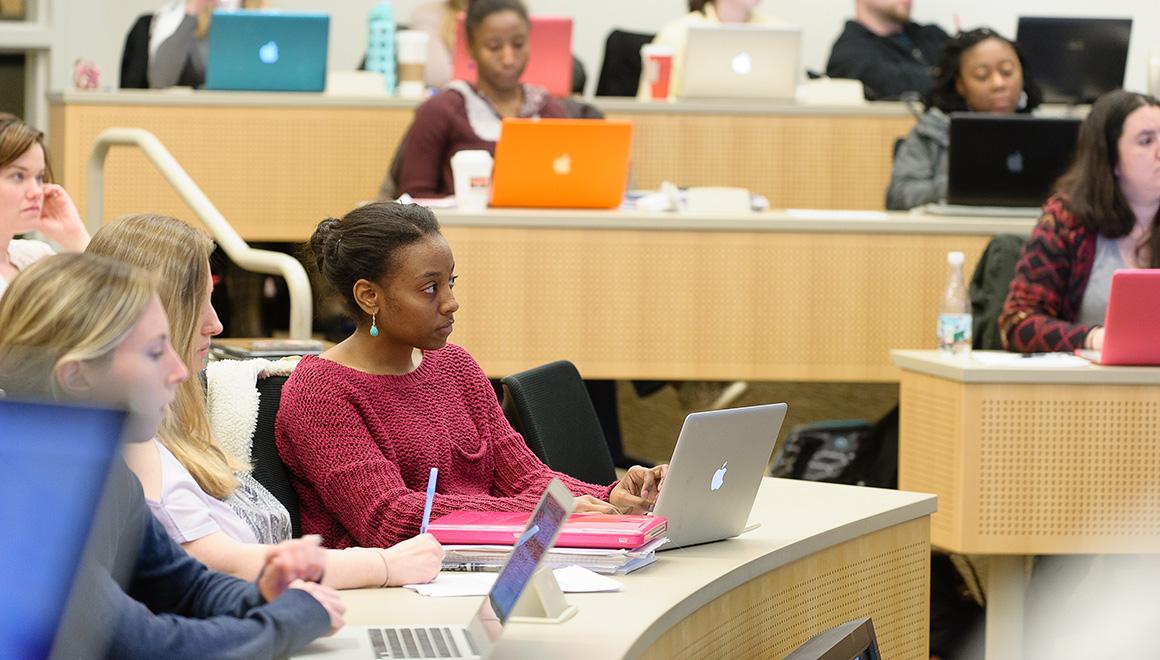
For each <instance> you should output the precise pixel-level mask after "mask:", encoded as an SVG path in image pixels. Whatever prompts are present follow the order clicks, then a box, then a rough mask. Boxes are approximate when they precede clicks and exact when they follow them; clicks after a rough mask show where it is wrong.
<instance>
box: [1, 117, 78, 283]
mask: <svg viewBox="0 0 1160 660" xmlns="http://www.w3.org/2000/svg"><path fill="white" fill-rule="evenodd" d="M51 181H52V170H51V169H50V168H49V165H48V151H47V150H46V149H45V147H44V133H41V132H40V131H38V130H36V129H35V128H33V127H31V126H29V125H28V124H26V123H24V122H23V121H21V120H20V118H19V117H17V116H15V115H10V114H7V113H0V296H2V295H4V289H5V288H6V287H7V286H8V282H9V281H11V280H12V278H14V277H16V274H17V273H19V272H20V271H22V270H24V269H25V268H27V267H28V266H30V265H32V263H33V262H35V261H36V260H37V259H40V258H41V257H45V256H48V255H50V254H52V253H53V249H52V247H51V246H49V244H48V243H44V242H42V241H35V240H25V239H17V238H15V236H17V235H18V234H23V233H26V232H30V231H39V232H41V233H42V234H44V235H45V236H47V237H48V238H50V239H52V240H53V241H56V242H57V243H58V244H59V245H60V246H61V247H62V248H64V249H65V250H66V251H68V252H80V251H81V250H83V249H85V245H87V244H88V242H89V232H88V230H87V229H85V225H84V223H83V222H81V218H80V215H78V214H77V207H76V205H75V204H73V201H72V199H70V198H69V196H68V193H66V192H65V191H64V188H61V187H60V186H58V185H56V184H54V183H51Z"/></svg>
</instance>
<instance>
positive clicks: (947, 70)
mask: <svg viewBox="0 0 1160 660" xmlns="http://www.w3.org/2000/svg"><path fill="white" fill-rule="evenodd" d="M1042 100H1043V93H1042V92H1041V91H1040V90H1039V86H1038V85H1036V84H1035V81H1034V80H1032V79H1031V74H1030V73H1029V72H1028V71H1027V66H1026V58H1025V57H1024V56H1023V52H1022V51H1021V50H1020V49H1019V47H1018V46H1017V45H1016V44H1015V42H1013V41H1011V40H1010V39H1007V38H1006V37H1003V36H1002V35H1000V34H998V33H996V32H994V31H992V30H990V29H988V28H978V29H975V30H971V31H969V32H960V33H959V34H957V35H955V37H954V38H953V39H951V40H950V41H948V42H947V44H946V47H945V48H944V49H943V52H942V57H941V58H940V59H939V64H938V66H937V67H935V69H934V89H933V90H932V91H931V93H930V94H929V95H927V96H926V97H925V98H924V99H923V102H924V104H925V106H926V112H925V113H923V115H922V117H920V118H919V120H918V124H917V125H916V126H915V127H914V128H913V129H912V130H911V131H910V134H908V135H907V136H906V140H904V141H903V142H902V144H901V145H900V146H899V148H898V152H897V153H896V154H895V156H894V166H893V170H892V171H891V174H890V187H889V188H887V190H886V208H888V209H891V210H905V209H910V208H914V207H916V206H921V205H923V204H929V203H932V202H937V201H939V200H940V199H942V198H944V197H946V192H947V170H948V169H949V166H948V164H947V149H948V147H949V146H950V139H951V136H950V132H951V119H950V117H949V114H950V113H952V112H963V111H967V110H969V111H971V112H1000V113H1011V112H1031V111H1032V110H1034V109H1035V108H1037V107H1039V103H1040V101H1042Z"/></svg>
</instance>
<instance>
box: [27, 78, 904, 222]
mask: <svg viewBox="0 0 1160 660" xmlns="http://www.w3.org/2000/svg"><path fill="white" fill-rule="evenodd" d="M599 103H600V101H597V104H598V105H599ZM610 108H615V111H612V112H610V116H614V117H617V118H626V119H630V120H631V121H633V123H634V125H635V127H636V138H635V142H634V148H633V181H632V183H633V185H634V186H635V187H638V188H650V187H656V186H659V184H660V182H661V181H662V180H671V181H675V182H677V183H680V184H682V185H732V186H746V187H748V188H750V189H751V190H752V191H753V192H756V193H760V194H763V195H765V196H767V197H769V198H770V199H771V201H772V202H773V204H775V205H776V206H780V207H787V208H834V209H859V208H861V209H881V208H882V205H883V200H884V191H885V189H886V184H887V182H888V181H889V178H890V154H891V146H892V144H893V141H894V139H895V138H898V137H902V136H903V135H905V134H906V132H907V131H908V130H909V129H910V127H911V126H912V125H913V123H914V120H913V119H912V118H910V116H909V115H908V114H906V112H905V110H901V109H894V108H891V109H890V110H889V112H887V111H884V110H883V109H882V108H873V109H867V110H865V111H864V112H861V113H859V112H858V111H854V110H850V109H843V110H842V111H841V112H837V111H835V112H827V111H826V110H825V109H824V108H823V109H819V108H816V107H795V106H792V105H791V106H779V107H776V108H771V109H770V111H769V112H755V111H754V108H752V107H747V108H745V109H743V110H736V111H730V110H729V107H728V106H721V109H720V110H719V111H715V112H706V111H705V108H692V109H690V110H688V111H683V109H682V106H681V105H680V104H676V105H674V106H671V107H665V108H663V109H658V108H654V107H640V108H637V107H635V106H634V105H633V104H626V103H624V102H623V101H622V102H611V103H610ZM693 110H696V112H694V111H693ZM413 112H414V111H413V106H412V103H409V102H405V101H400V100H396V99H349V100H347V99H341V98H335V97H327V96H317V95H304V94H303V95H293V94H291V95H279V94H266V95H262V94H230V93H223V92H196V93H186V94H182V93H173V92H168V93H157V92H119V93H104V94H101V93H91V94H90V93H78V92H66V93H64V94H55V95H52V97H51V99H50V114H49V137H50V142H51V148H50V151H51V154H52V158H53V163H54V166H55V172H56V175H57V179H58V181H60V182H61V183H62V184H63V185H64V186H65V187H66V188H67V189H68V190H69V192H70V194H71V195H72V196H73V198H74V199H75V200H76V201H77V204H78V206H80V207H81V208H84V196H85V186H84V179H85V167H86V163H87V159H88V157H89V152H90V151H91V149H92V144H93V142H94V140H95V138H96V136H97V135H98V134H99V133H100V132H101V131H102V130H104V129H106V128H110V127H137V128H144V129H146V130H148V131H151V132H153V133H154V134H156V135H157V137H158V138H159V139H160V140H161V142H162V143H163V144H164V145H165V146H166V147H167V148H168V149H169V150H170V151H171V152H172V153H173V155H174V157H175V158H177V160H178V162H179V163H181V165H182V166H183V167H185V168H186V170H187V171H189V173H190V175H191V176H192V177H193V178H194V180H195V181H196V182H197V183H198V185H200V186H201V187H202V189H203V190H204V191H205V192H206V194H207V195H208V196H209V198H210V199H211V200H212V201H213V202H214V203H215V204H216V205H217V206H218V207H219V209H221V211H222V213H223V214H224V215H225V216H226V218H228V219H229V220H230V222H231V223H233V224H234V226H235V228H237V229H238V231H239V233H240V234H241V235H242V237H243V238H245V239H247V240H250V241H304V240H306V238H308V237H309V235H310V231H311V230H312V229H313V227H314V226H315V225H316V224H317V222H318V221H319V220H320V219H322V218H324V217H327V216H331V215H335V216H336V215H340V214H342V213H345V212H346V211H348V210H349V209H351V208H352V207H353V206H354V205H355V204H357V203H358V202H359V201H362V200H367V199H371V198H373V197H374V196H375V194H376V193H377V191H378V188H379V183H380V182H381V181H382V178H383V175H384V173H385V172H386V169H387V165H388V163H389V162H390V159H391V157H392V155H393V154H394V153H395V149H396V147H397V146H398V144H399V141H400V140H401V138H402V136H403V133H404V132H405V131H406V129H407V127H408V126H409V125H410V122H411V118H412V116H413ZM106 172H107V174H106V186H107V189H106V195H105V203H106V208H105V213H104V216H105V218H106V219H109V218H114V217H117V216H120V215H123V214H125V213H131V212H140V211H145V210H148V211H154V212H160V213H168V214H171V215H175V216H177V217H180V218H191V217H192V214H191V212H190V211H189V209H188V208H186V207H185V205H184V204H182V203H181V202H180V201H179V200H178V198H177V196H176V195H174V194H173V193H172V192H171V191H170V190H169V189H168V187H167V186H166V184H165V183H164V182H163V181H162V179H161V177H160V176H158V175H157V174H155V173H154V172H153V171H152V168H151V167H150V166H149V165H148V164H147V162H146V161H145V159H144V158H143V157H142V156H140V155H139V154H137V153H134V152H132V151H131V150H127V149H120V148H118V149H114V150H113V151H112V152H111V153H110V156H109V160H108V164H107V169H106Z"/></svg>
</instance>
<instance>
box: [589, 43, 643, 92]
mask: <svg viewBox="0 0 1160 660" xmlns="http://www.w3.org/2000/svg"><path fill="white" fill-rule="evenodd" d="M655 36H656V35H653V34H642V33H639V32H625V31H623V30H613V31H612V32H610V33H609V34H608V39H606V40H605V41H604V61H603V62H602V63H601V64H600V77H599V78H598V79H597V80H596V96H636V91H637V88H638V87H640V69H641V63H640V47H641V46H643V45H645V44H647V43H650V42H651V41H652V40H653V38H654V37H655Z"/></svg>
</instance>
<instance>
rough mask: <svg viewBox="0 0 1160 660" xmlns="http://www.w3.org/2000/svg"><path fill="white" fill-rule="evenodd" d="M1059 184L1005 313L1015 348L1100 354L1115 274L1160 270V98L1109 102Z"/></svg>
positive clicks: (1120, 97) (1093, 118)
mask: <svg viewBox="0 0 1160 660" xmlns="http://www.w3.org/2000/svg"><path fill="white" fill-rule="evenodd" d="M1058 188H1059V192H1058V193H1057V194H1056V195H1055V196H1053V197H1052V198H1051V199H1049V200H1047V203H1046V204H1045V205H1044V207H1043V217H1042V218H1040V220H1039V224H1038V225H1036V227H1035V229H1034V230H1032V232H1031V238H1030V239H1028V241H1027V243H1026V244H1025V245H1024V246H1023V254H1022V255H1021V256H1020V258H1019V262H1018V264H1017V265H1016V267H1015V278H1014V279H1013V280H1011V289H1010V292H1009V293H1008V294H1007V301H1006V303H1005V304H1004V306H1003V313H1002V314H1001V315H1000V316H999V328H1000V336H1001V337H1002V338H1003V341H1004V342H1005V343H1006V345H1007V347H1008V348H1009V349H1010V350H1013V351H1021V352H1033V351H1071V350H1074V349H1077V348H1091V349H1095V350H1100V349H1101V348H1102V347H1103V340H1104V330H1103V327H1102V325H1103V323H1102V318H1103V316H1104V314H1105V313H1106V305H1107V297H1108V288H1109V286H1110V272H1111V270H1113V269H1114V268H1115V267H1127V268H1160V231H1158V229H1160V101H1158V100H1157V99H1155V98H1154V97H1151V96H1146V95H1144V94H1137V93H1135V92H1126V91H1115V92H1109V93H1108V94H1105V95H1103V96H1102V97H1100V98H1099V99H1098V100H1097V101H1096V102H1095V104H1094V105H1093V106H1092V109H1091V112H1090V113H1089V114H1088V116H1087V119H1085V120H1084V123H1083V126H1081V127H1080V132H1079V142H1078V143H1077V145H1076V155H1075V161H1074V162H1073V163H1072V165H1071V168H1070V169H1069V170H1068V171H1067V173H1066V174H1064V175H1063V177H1062V178H1061V179H1060V181H1059V186H1058ZM1093 273H1095V275H1094V276H1093ZM1085 310H1086V311H1085ZM1085 317H1086V320H1085ZM1092 318H1095V319H1096V321H1091V319H1092Z"/></svg>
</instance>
